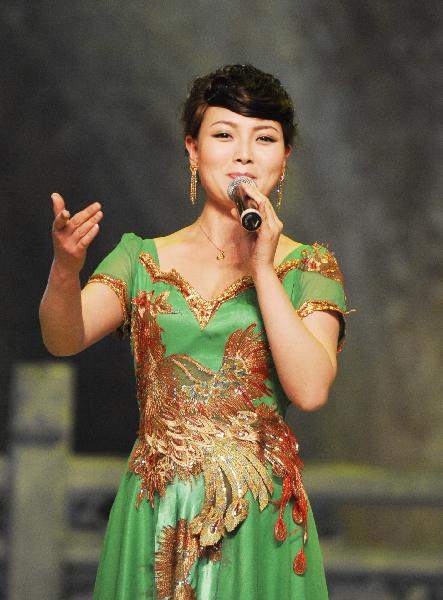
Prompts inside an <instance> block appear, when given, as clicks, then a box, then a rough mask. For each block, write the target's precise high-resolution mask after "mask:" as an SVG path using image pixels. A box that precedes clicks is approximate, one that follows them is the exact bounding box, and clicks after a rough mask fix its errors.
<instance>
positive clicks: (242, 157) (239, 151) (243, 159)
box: [234, 140, 253, 165]
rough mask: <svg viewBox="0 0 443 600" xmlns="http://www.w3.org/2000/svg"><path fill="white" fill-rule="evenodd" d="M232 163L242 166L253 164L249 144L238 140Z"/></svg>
mask: <svg viewBox="0 0 443 600" xmlns="http://www.w3.org/2000/svg"><path fill="white" fill-rule="evenodd" d="M234 161H235V162H238V163H241V164H242V165H246V164H248V163H252V162H253V158H252V151H251V148H250V144H249V143H248V142H247V141H246V140H244V141H241V140H238V143H237V144H236V147H235V151H234Z"/></svg>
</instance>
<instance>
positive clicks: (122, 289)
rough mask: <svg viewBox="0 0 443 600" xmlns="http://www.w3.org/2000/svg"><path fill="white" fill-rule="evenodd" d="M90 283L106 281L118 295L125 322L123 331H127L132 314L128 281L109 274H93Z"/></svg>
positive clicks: (122, 325) (122, 326)
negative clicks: (130, 312) (129, 307)
mask: <svg viewBox="0 0 443 600" xmlns="http://www.w3.org/2000/svg"><path fill="white" fill-rule="evenodd" d="M88 283H104V284H105V285H107V286H108V287H110V288H111V290H112V291H113V292H114V293H115V294H116V295H117V298H118V299H119V302H120V306H121V309H122V315H123V323H122V324H121V326H120V329H121V331H123V332H126V331H127V329H128V326H129V323H130V315H129V311H128V292H127V287H126V282H125V281H123V280H121V279H116V278H115V277H110V276H109V275H102V274H99V273H98V274H97V275H92V276H91V277H90V278H89V279H88Z"/></svg>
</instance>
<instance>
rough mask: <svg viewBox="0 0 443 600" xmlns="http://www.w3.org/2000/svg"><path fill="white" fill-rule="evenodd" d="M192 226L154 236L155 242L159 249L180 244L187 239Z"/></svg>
mask: <svg viewBox="0 0 443 600" xmlns="http://www.w3.org/2000/svg"><path fill="white" fill-rule="evenodd" d="M189 229H190V227H189V226H188V227H183V229H179V230H178V231H174V232H173V233H170V234H169V235H164V236H161V237H156V238H153V242H154V243H155V245H156V246H157V249H159V250H160V249H164V248H173V247H175V246H180V245H182V244H183V242H184V241H185V240H186V239H187V234H188V233H189Z"/></svg>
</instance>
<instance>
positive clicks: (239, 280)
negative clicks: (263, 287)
mask: <svg viewBox="0 0 443 600" xmlns="http://www.w3.org/2000/svg"><path fill="white" fill-rule="evenodd" d="M151 242H152V246H153V249H154V252H153V254H154V256H153V257H152V258H153V259H154V261H155V264H156V266H157V269H158V272H159V273H160V274H161V275H162V276H168V275H170V274H172V275H173V276H174V277H177V278H178V279H179V280H180V282H181V283H183V284H184V285H186V286H187V287H189V288H191V289H192V291H193V293H194V294H195V295H196V296H198V297H199V298H200V299H201V300H203V301H204V302H216V301H218V300H219V298H221V297H223V296H225V294H226V292H227V290H230V289H231V288H233V287H238V285H242V284H243V283H244V282H246V281H247V282H250V283H251V285H253V284H254V280H253V278H252V275H242V276H241V277H237V279H234V281H232V283H230V284H229V285H227V286H226V287H224V288H223V289H222V290H221V291H220V292H219V293H218V294H217V295H216V296H214V297H213V298H206V297H205V296H202V295H201V294H200V292H199V291H198V290H197V288H195V287H194V286H193V285H192V283H190V281H189V280H188V279H186V277H184V276H183V275H182V274H181V273H180V271H177V269H176V268H175V267H172V269H169V270H167V271H163V270H162V268H161V266H160V259H159V256H158V249H157V244H156V243H155V239H151ZM304 246H306V244H299V245H298V246H296V247H295V248H293V249H292V250H291V251H290V252H288V254H286V255H285V256H284V258H283V259H282V260H281V261H280V262H279V263H278V265H275V266H274V270H275V272H276V273H277V275H278V274H279V271H280V270H281V269H282V267H283V266H284V264H285V263H287V262H290V258H289V257H290V256H291V254H293V253H294V252H295V251H296V250H299V249H300V248H301V247H304ZM285 275H286V272H285Z"/></svg>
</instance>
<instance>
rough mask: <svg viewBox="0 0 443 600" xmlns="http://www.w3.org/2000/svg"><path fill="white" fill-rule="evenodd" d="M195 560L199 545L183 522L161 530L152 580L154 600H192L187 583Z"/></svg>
mask: <svg viewBox="0 0 443 600" xmlns="http://www.w3.org/2000/svg"><path fill="white" fill-rule="evenodd" d="M198 557H199V543H198V538H197V536H195V535H193V534H192V533H191V532H190V530H189V527H188V523H187V521H186V519H180V520H179V521H178V522H177V526H176V527H164V528H163V530H162V534H161V539H160V548H159V550H158V552H156V554H155V579H156V586H157V596H158V598H159V599H160V598H171V600H195V598H196V596H195V592H194V590H193V588H192V586H191V584H190V583H189V581H188V580H187V578H188V576H189V573H190V572H191V569H192V566H193V564H194V563H195V561H196V560H197V559H198Z"/></svg>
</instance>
